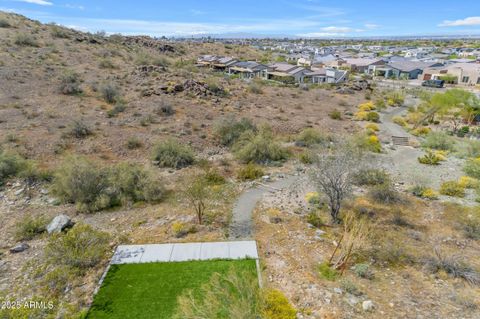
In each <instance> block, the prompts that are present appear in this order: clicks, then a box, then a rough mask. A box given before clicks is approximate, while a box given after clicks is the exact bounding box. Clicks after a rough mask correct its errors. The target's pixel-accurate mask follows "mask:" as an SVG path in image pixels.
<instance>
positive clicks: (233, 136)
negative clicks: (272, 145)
mask: <svg viewBox="0 0 480 319" xmlns="http://www.w3.org/2000/svg"><path fill="white" fill-rule="evenodd" d="M246 131H256V127H255V125H254V124H253V123H252V121H251V120H249V119H247V118H241V119H240V120H237V119H236V118H235V117H234V116H229V117H226V118H223V119H220V120H219V121H217V122H215V124H214V126H213V133H214V135H215V137H216V138H217V139H218V140H219V141H220V143H221V144H222V145H225V146H231V145H233V144H234V143H235V142H236V141H237V140H238V139H239V138H240V136H241V135H242V134H243V133H244V132H246Z"/></svg>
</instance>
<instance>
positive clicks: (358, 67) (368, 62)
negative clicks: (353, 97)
mask: <svg viewBox="0 0 480 319" xmlns="http://www.w3.org/2000/svg"><path fill="white" fill-rule="evenodd" d="M344 60H345V63H341V64H340V66H342V67H346V68H348V69H349V70H350V71H351V72H355V73H367V72H368V70H369V68H370V67H373V66H379V65H385V61H383V60H381V59H362V58H346V59H344Z"/></svg>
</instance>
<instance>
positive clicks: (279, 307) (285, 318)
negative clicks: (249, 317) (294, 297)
mask: <svg viewBox="0 0 480 319" xmlns="http://www.w3.org/2000/svg"><path fill="white" fill-rule="evenodd" d="M262 299H263V302H262V308H263V309H262V318H264V319H295V318H296V317H297V311H296V310H295V308H293V306H292V304H291V303H290V301H288V299H287V297H285V295H284V294H283V293H282V292H281V291H279V290H275V289H271V290H267V291H265V292H264V293H263V296H262Z"/></svg>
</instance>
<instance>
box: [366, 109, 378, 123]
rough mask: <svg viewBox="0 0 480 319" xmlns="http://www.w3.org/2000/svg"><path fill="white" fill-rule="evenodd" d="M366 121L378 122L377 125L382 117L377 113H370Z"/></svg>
mask: <svg viewBox="0 0 480 319" xmlns="http://www.w3.org/2000/svg"><path fill="white" fill-rule="evenodd" d="M366 120H367V121H370V122H376V123H377V122H380V115H379V114H378V113H377V112H368V113H367V117H366Z"/></svg>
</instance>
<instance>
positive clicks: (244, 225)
mask: <svg viewBox="0 0 480 319" xmlns="http://www.w3.org/2000/svg"><path fill="white" fill-rule="evenodd" d="M298 179H299V176H294V175H288V176H286V177H285V178H281V179H279V180H276V181H274V182H270V183H266V184H265V186H264V185H258V186H256V187H254V188H251V189H248V190H246V191H245V192H243V193H242V194H241V195H240V197H239V198H238V199H237V202H236V203H235V206H234V207H233V212H232V221H231V223H230V230H229V238H230V239H249V238H252V228H253V227H252V215H253V210H254V209H255V206H256V205H257V203H258V202H259V201H260V200H261V199H262V197H263V195H265V194H266V193H269V192H270V193H275V192H277V191H279V190H281V189H284V188H287V187H289V186H290V185H292V184H293V183H294V182H295V181H296V180H298Z"/></svg>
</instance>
